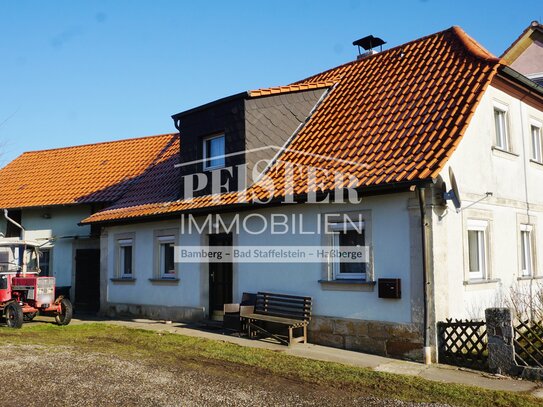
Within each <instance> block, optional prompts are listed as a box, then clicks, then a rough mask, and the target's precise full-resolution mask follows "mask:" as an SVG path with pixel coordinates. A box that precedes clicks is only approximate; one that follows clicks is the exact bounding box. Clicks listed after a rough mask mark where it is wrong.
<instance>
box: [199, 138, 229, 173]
mask: <svg viewBox="0 0 543 407" xmlns="http://www.w3.org/2000/svg"><path fill="white" fill-rule="evenodd" d="M203 150H204V157H203V158H204V170H212V169H215V168H222V167H224V163H225V160H224V154H225V140H224V134H220V135H218V136H212V137H207V138H205V139H204V145H203Z"/></svg>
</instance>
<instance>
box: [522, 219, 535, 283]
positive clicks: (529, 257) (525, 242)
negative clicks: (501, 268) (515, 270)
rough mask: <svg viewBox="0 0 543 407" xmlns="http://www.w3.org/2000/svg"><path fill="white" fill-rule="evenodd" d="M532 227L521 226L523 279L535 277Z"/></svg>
mask: <svg viewBox="0 0 543 407" xmlns="http://www.w3.org/2000/svg"><path fill="white" fill-rule="evenodd" d="M532 239H533V236H532V226H530V225H521V226H520V269H521V274H522V276H523V277H530V276H533V253H532V251H533V242H532Z"/></svg>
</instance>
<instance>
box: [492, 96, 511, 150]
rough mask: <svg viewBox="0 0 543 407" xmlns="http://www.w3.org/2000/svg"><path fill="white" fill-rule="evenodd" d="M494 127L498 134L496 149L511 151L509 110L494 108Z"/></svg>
mask: <svg viewBox="0 0 543 407" xmlns="http://www.w3.org/2000/svg"><path fill="white" fill-rule="evenodd" d="M494 127H495V132H496V147H498V148H499V149H501V150H505V151H509V150H510V145H509V144H510V143H509V131H508V120H507V109H505V108H501V107H496V106H495V107H494Z"/></svg>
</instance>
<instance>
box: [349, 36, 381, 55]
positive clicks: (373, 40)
mask: <svg viewBox="0 0 543 407" xmlns="http://www.w3.org/2000/svg"><path fill="white" fill-rule="evenodd" d="M383 44H386V42H385V41H383V40H382V39H381V38H379V37H374V36H373V35H368V36H367V37H364V38H360V39H359V40H356V41H354V42H353V45H356V46H359V47H362V48H364V49H365V50H366V51H367V50H370V49H372V48H373V47H379V46H382V45H383Z"/></svg>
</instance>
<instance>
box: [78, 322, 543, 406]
mask: <svg viewBox="0 0 543 407" xmlns="http://www.w3.org/2000/svg"><path fill="white" fill-rule="evenodd" d="M92 322H103V323H108V324H115V325H121V326H126V327H129V328H138V329H148V330H153V331H165V332H170V333H174V334H181V335H186V336H193V337H199V338H206V339H212V340H218V341H224V342H230V343H235V344H237V345H240V346H247V347H253V348H262V349H270V350H274V351H278V352H283V353H285V354H288V355H293V356H298V357H303V358H308V359H314V360H322V361H327V362H337V363H342V364H346V365H352V366H359V367H366V368H370V369H372V370H374V371H377V372H387V373H396V374H405V375H410V376H419V377H422V378H425V379H428V380H434V381H438V382H443V383H459V384H466V385H471V386H477V387H482V388H485V389H490V390H504V391H512V392H525V393H531V394H533V395H534V396H537V397H543V383H536V382H531V381H528V380H519V379H513V378H509V377H504V376H496V375H491V374H488V373H484V372H478V371H474V370H469V369H463V368H458V367H454V366H448V365H441V364H434V365H429V366H427V365H423V364H420V363H415V362H408V361H403V360H397V359H389V358H385V357H382V356H376V355H370V354H366V353H360V352H352V351H348V350H343V349H336V348H330V347H326V346H320V345H313V344H297V345H294V346H290V347H287V346H283V345H280V344H278V343H273V342H268V341H264V340H250V339H247V338H240V337H238V336H233V335H225V334H223V333H222V331H221V330H220V329H216V330H215V331H213V327H209V326H204V325H192V324H190V325H189V324H183V323H178V322H174V323H167V322H164V321H154V320H148V319H131V320H117V319H98V318H85V319H74V320H73V321H72V323H73V324H84V323H92Z"/></svg>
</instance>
